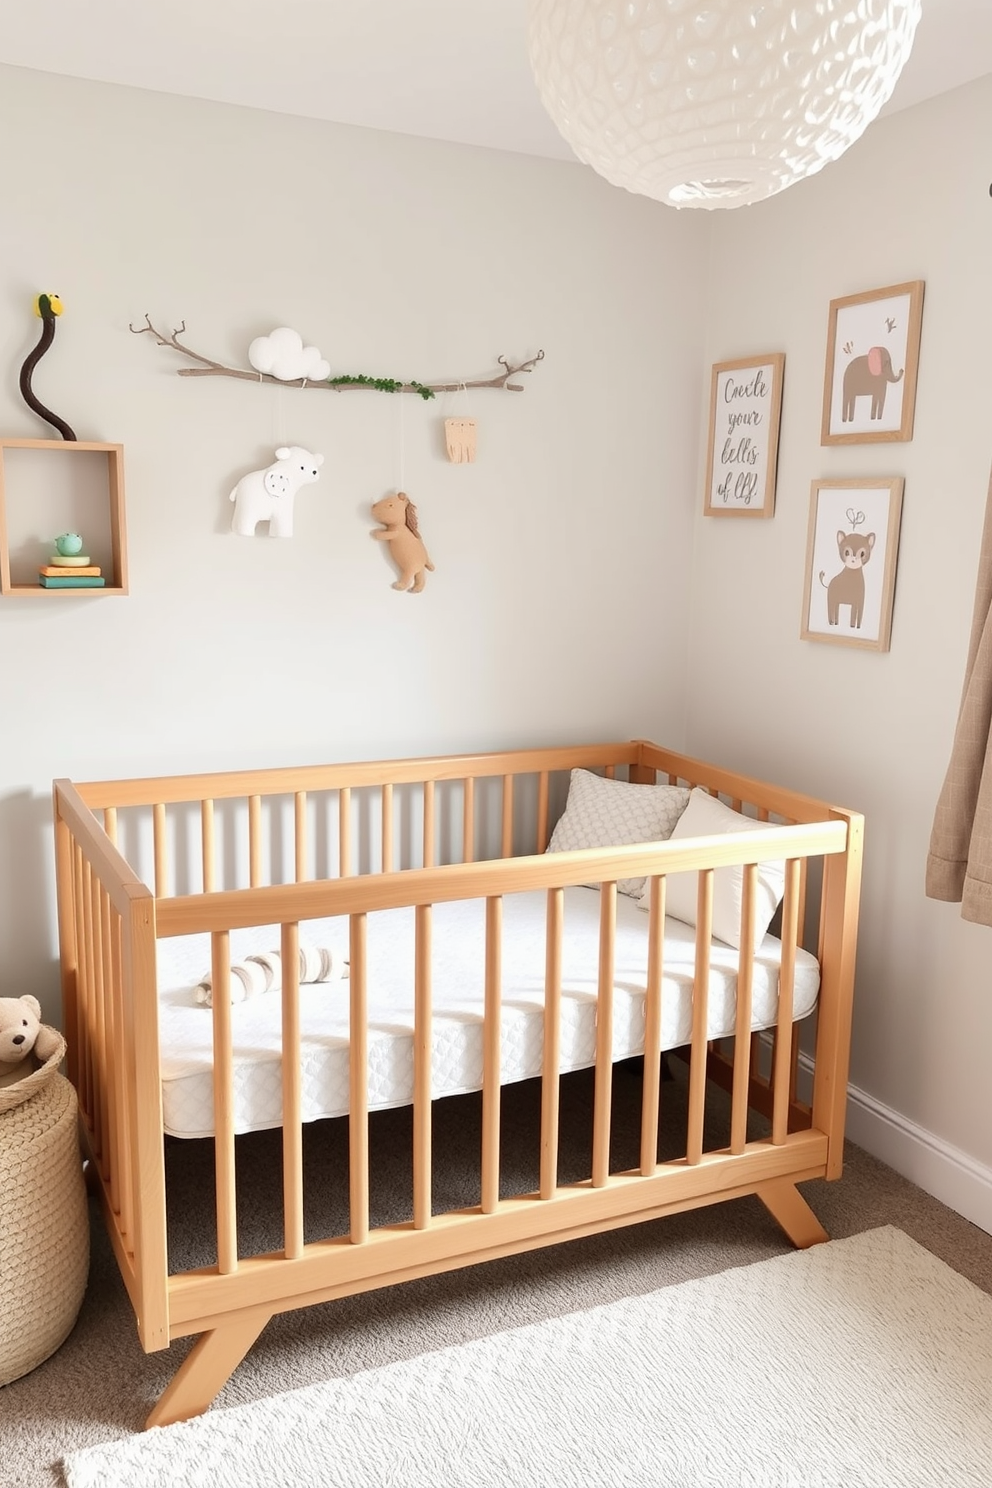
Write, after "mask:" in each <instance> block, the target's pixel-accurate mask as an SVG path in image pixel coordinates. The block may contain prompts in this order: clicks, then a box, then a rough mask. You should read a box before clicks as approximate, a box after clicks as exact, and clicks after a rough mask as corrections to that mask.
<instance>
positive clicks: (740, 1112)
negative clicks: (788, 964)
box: [730, 863, 758, 1153]
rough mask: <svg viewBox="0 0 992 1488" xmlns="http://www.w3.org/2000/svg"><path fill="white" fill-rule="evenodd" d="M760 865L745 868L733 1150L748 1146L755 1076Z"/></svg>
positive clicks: (739, 962) (731, 1118)
mask: <svg viewBox="0 0 992 1488" xmlns="http://www.w3.org/2000/svg"><path fill="white" fill-rule="evenodd" d="M757 883H758V865H757V863H746V864H745V865H744V882H743V888H742V891H741V949H740V957H739V959H738V963H737V1020H736V1022H735V1024H734V1081H733V1091H732V1094H731V1107H730V1150H731V1152H734V1153H739V1152H743V1151H744V1147H745V1145H746V1143H747V1095H748V1080H749V1078H750V1074H751V1008H752V991H753V986H754V909H755V889H756V887H757Z"/></svg>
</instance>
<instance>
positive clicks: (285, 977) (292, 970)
mask: <svg viewBox="0 0 992 1488" xmlns="http://www.w3.org/2000/svg"><path fill="white" fill-rule="evenodd" d="M279 954H280V960H281V963H282V1197H283V1226H284V1230H283V1234H284V1244H285V1247H286V1259H287V1261H296V1260H299V1258H300V1256H301V1255H302V1254H303V1110H302V1094H301V1079H300V927H299V925H296V924H291V925H283V927H282V934H281V936H280V938H279Z"/></svg>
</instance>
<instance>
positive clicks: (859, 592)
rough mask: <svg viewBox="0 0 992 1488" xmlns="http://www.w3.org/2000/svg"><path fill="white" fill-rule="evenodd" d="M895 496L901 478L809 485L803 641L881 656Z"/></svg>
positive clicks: (887, 625) (897, 506)
mask: <svg viewBox="0 0 992 1488" xmlns="http://www.w3.org/2000/svg"><path fill="white" fill-rule="evenodd" d="M902 492H903V480H902V476H887V477H884V478H883V479H880V480H876V479H873V478H871V477H866V478H864V479H855V480H815V481H814V482H813V488H812V491H811V492H810V499H809V531H808V537H807V543H806V579H805V584H804V587H803V620H802V629H801V631H800V635H801V637H802V639H803V640H804V641H832V642H833V643H834V644H835V645H840V646H860V647H861V648H862V649H863V650H869V651H888V649H889V632H890V630H891V628H892V600H893V596H894V594H895V585H896V554H897V552H898V548H899V519H900V516H901V514H902Z"/></svg>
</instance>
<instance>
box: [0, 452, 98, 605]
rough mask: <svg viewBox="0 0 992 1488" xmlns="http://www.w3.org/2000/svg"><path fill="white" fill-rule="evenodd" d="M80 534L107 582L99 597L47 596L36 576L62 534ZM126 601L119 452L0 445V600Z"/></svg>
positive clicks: (86, 591) (49, 593) (49, 592)
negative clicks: (118, 597)
mask: <svg viewBox="0 0 992 1488" xmlns="http://www.w3.org/2000/svg"><path fill="white" fill-rule="evenodd" d="M67 531H69V532H79V533H81V534H82V536H83V543H84V546H85V550H86V552H87V553H88V554H89V555H90V558H91V559H92V561H93V562H94V563H95V564H98V565H99V566H100V567H101V568H102V570H103V573H104V575H105V577H106V581H107V582H106V585H105V587H104V588H102V589H46V588H43V587H42V585H41V584H40V583H39V582H38V569H39V567H40V566H41V565H42V564H44V563H46V562H47V558H48V554H49V553H51V551H52V545H53V543H54V540H55V538H56V537H57V536H58V534H59V533H60V532H67ZM126 593H127V538H126V530H125V522H124V446H123V445H121V444H98V443H94V442H92V441H88V440H82V439H79V440H63V439H0V594H9V595H16V596H17V597H18V598H20V597H22V596H25V595H39V594H40V595H44V596H45V597H46V598H47V597H50V596H52V595H60V596H62V595H67V594H69V595H74V596H75V597H76V598H77V599H78V598H79V597H80V596H81V595H85V596H91V595H94V594H126Z"/></svg>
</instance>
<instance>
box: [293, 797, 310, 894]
mask: <svg viewBox="0 0 992 1488" xmlns="http://www.w3.org/2000/svg"><path fill="white" fill-rule="evenodd" d="M293 846H294V849H295V851H294V854H293V872H294V875H295V877H296V882H297V883H303V881H304V880H305V878H306V876H307V793H306V791H296V792H295V793H294V795H293Z"/></svg>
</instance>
